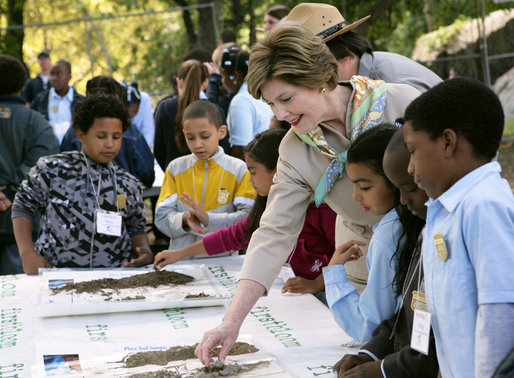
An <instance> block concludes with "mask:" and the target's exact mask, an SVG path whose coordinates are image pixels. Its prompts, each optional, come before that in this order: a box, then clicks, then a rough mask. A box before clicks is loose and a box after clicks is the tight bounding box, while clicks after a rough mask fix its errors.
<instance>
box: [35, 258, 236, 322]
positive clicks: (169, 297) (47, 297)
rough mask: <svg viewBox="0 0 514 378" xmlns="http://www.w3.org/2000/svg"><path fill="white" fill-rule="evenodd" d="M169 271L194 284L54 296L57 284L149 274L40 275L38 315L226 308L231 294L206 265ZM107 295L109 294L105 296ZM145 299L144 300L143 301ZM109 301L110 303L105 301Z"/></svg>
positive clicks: (76, 272) (68, 272) (86, 272)
mask: <svg viewBox="0 0 514 378" xmlns="http://www.w3.org/2000/svg"><path fill="white" fill-rule="evenodd" d="M165 269H166V270H169V271H174V272H178V273H182V274H187V275H189V276H192V277H194V278H195V280H194V281H192V282H190V283H188V284H182V285H172V286H171V285H162V286H159V287H156V288H151V287H141V288H136V289H120V290H119V291H118V292H115V291H114V290H112V291H107V290H104V291H103V293H95V294H89V293H81V294H77V293H74V292H60V293H53V292H52V290H51V289H50V286H54V287H55V283H56V282H57V283H59V282H66V281H69V280H72V281H73V282H75V283H77V282H82V281H92V280H95V279H102V278H117V279H119V278H123V277H129V276H133V275H137V274H144V273H148V272H150V271H151V270H141V269H137V270H136V269H95V270H89V269H86V270H83V269H55V270H45V271H43V272H41V280H40V287H41V303H40V306H39V310H40V311H39V315H40V316H42V317H49V316H65V315H83V314H101V313H109V312H124V311H142V310H156V309H165V308H177V307H183V308H184V307H206V306H224V305H226V304H227V303H228V301H229V300H230V294H229V292H228V291H227V290H226V289H224V288H223V287H221V286H220V285H216V284H215V283H214V281H213V277H212V274H211V273H210V272H209V271H208V269H206V268H205V266H203V265H180V266H173V268H172V267H171V266H169V267H166V268H165ZM106 292H108V293H109V295H106ZM199 294H203V295H205V294H206V295H208V296H207V297H198V298H186V296H188V295H193V296H194V295H199ZM142 297H144V298H142ZM107 298H109V299H108V300H106V299H107Z"/></svg>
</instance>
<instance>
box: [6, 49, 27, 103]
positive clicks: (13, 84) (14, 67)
mask: <svg viewBox="0 0 514 378" xmlns="http://www.w3.org/2000/svg"><path fill="white" fill-rule="evenodd" d="M26 80H27V71H26V70H25V67H23V64H21V62H20V61H19V60H18V59H16V58H13V57H12V56H9V55H0V95H13V94H17V93H19V92H20V91H21V90H22V89H23V86H24V85H25V81H26Z"/></svg>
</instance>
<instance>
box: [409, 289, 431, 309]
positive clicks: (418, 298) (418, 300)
mask: <svg viewBox="0 0 514 378" xmlns="http://www.w3.org/2000/svg"><path fill="white" fill-rule="evenodd" d="M421 304H425V305H426V304H427V299H426V298H425V293H423V292H422V291H416V290H414V291H413V292H412V301H411V302H410V308H411V309H412V311H414V310H415V309H416V307H418V308H419V307H420V305H421Z"/></svg>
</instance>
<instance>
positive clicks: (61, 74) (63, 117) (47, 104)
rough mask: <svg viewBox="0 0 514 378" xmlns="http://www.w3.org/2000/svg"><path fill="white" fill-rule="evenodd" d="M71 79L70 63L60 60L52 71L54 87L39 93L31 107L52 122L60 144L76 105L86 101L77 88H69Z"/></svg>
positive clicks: (52, 84) (51, 79) (51, 76)
mask: <svg viewBox="0 0 514 378" xmlns="http://www.w3.org/2000/svg"><path fill="white" fill-rule="evenodd" d="M70 79H71V65H70V63H69V62H67V61H66V60H59V61H58V62H57V63H55V64H54V65H53V66H52V69H51V70H50V84H51V86H52V87H51V88H50V89H48V90H46V91H44V92H41V93H39V94H38V95H37V96H36V98H35V99H34V101H33V102H32V105H31V108H32V109H34V110H36V111H38V112H40V113H41V114H42V115H43V116H44V117H45V118H46V119H47V120H48V122H50V125H52V129H53V130H54V134H55V136H56V137H57V139H58V140H59V144H60V143H61V142H62V140H63V138H64V135H65V134H66V131H67V130H68V128H69V127H70V125H71V121H72V114H73V108H74V107H75V104H76V103H77V102H78V101H81V100H83V99H84V96H82V95H81V94H79V93H78V92H77V91H76V90H75V88H73V87H70V86H69V82H70Z"/></svg>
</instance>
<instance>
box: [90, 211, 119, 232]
mask: <svg viewBox="0 0 514 378" xmlns="http://www.w3.org/2000/svg"><path fill="white" fill-rule="evenodd" d="M96 232H98V233H99V234H104V235H111V236H121V215H119V214H118V213H115V212H112V211H105V210H97V211H96Z"/></svg>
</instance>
